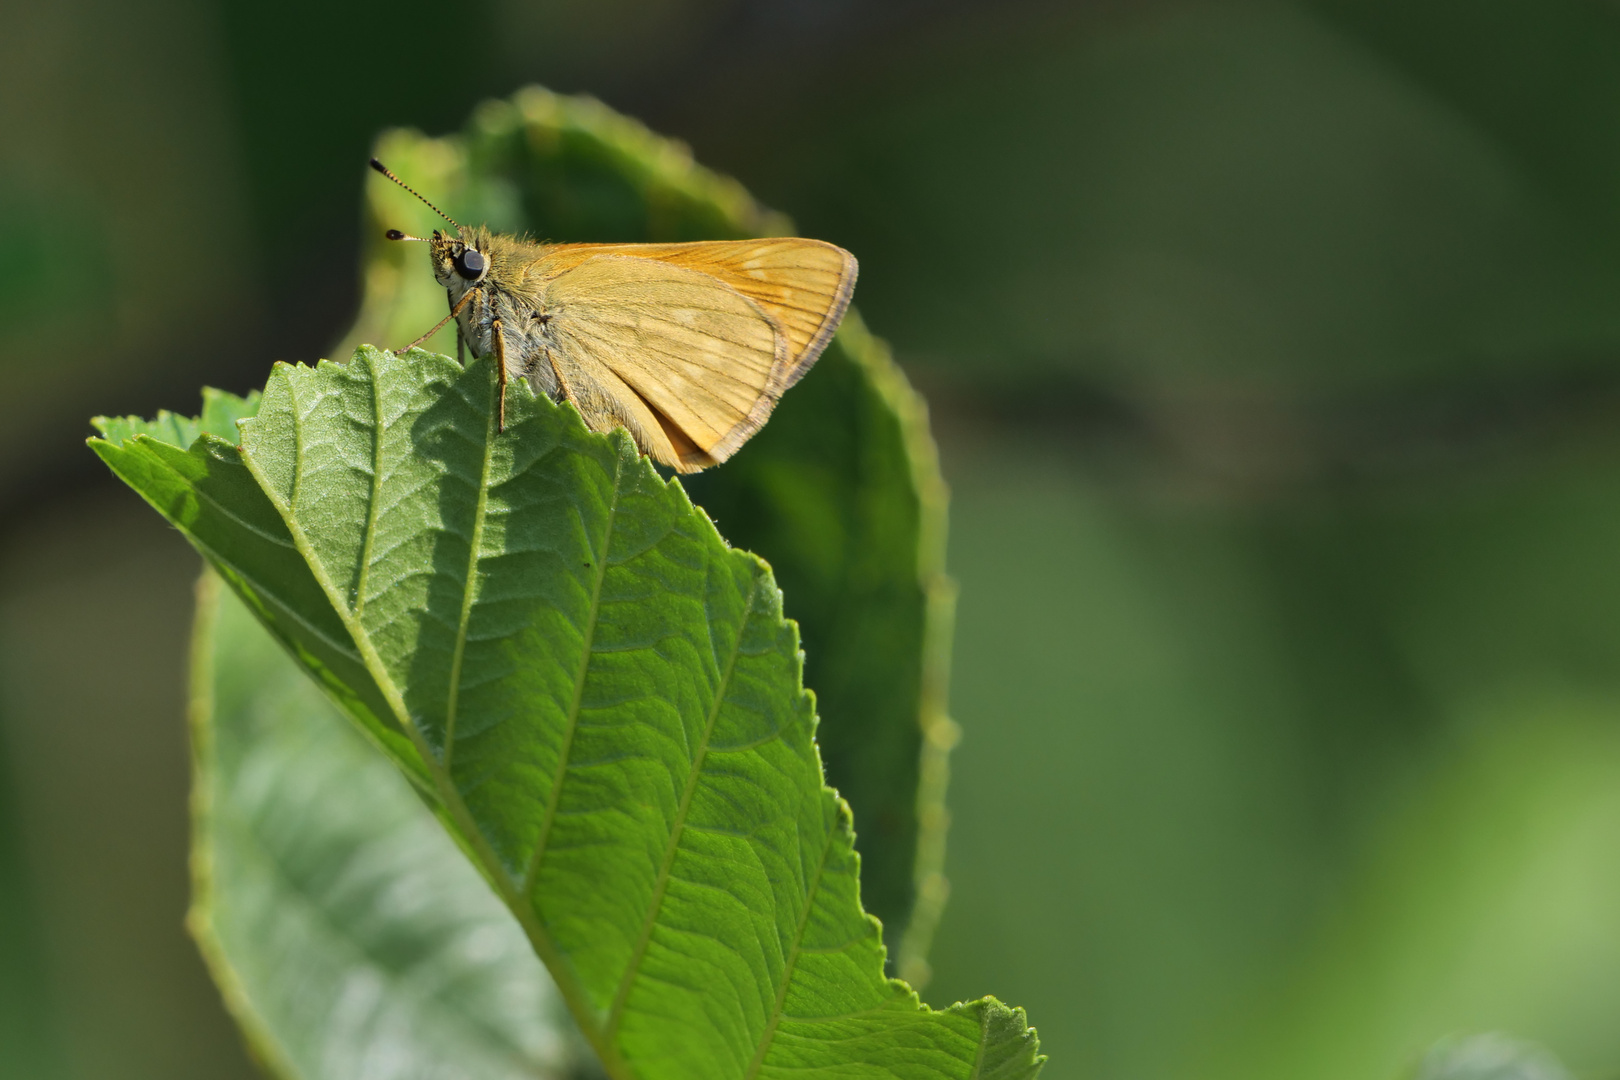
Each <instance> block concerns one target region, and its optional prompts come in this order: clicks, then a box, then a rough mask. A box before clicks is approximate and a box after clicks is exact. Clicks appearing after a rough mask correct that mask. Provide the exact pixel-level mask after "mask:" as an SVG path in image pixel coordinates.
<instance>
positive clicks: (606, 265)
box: [371, 158, 858, 473]
mask: <svg viewBox="0 0 1620 1080" xmlns="http://www.w3.org/2000/svg"><path fill="white" fill-rule="evenodd" d="M371 167H372V168H374V169H376V170H377V171H378V172H380V173H382V175H384V176H386V177H388V179H390V180H392V181H393V182H394V183H396V184H398V185H399V186H400V187H402V188H404V189H405V190H406V191H409V192H410V193H411V194H412V195H415V196H416V197H417V198H418V199H421V200H422V202H424V203H426V204H427V205H428V207H429V208H430V209H432V210H433V212H434V213H436V214H438V215H439V216H440V217H442V218H444V219H445V220H446V221H448V222H450V224H451V225H453V226H454V227H455V230H456V231H455V233H454V234H451V233H447V232H443V231H440V230H438V229H435V230H434V232H433V235H432V236H431V237H417V236H408V235H406V234H405V233H402V232H400V231H399V230H397V229H390V230H389V231H388V233H387V236H388V238H389V239H390V240H415V241H420V242H423V243H426V244H427V245H428V252H429V256H430V261H431V264H432V268H433V276H434V277H435V278H436V279H437V280H438V282H439V284H440V285H442V286H444V288H445V292H446V294H447V296H448V299H449V303H450V314H449V315H447V316H445V317H444V319H442V320H440V322H439V323H438V325H437V326H434V327H433V329H431V330H429V331H428V332H427V333H426V334H423V335H422V336H421V337H420V338H418V339H417V340H416V341H415V342H412V343H411V344H412V346H414V345H417V344H420V343H421V342H422V341H425V340H427V338H429V337H431V336H432V335H433V334H434V333H436V332H437V331H438V330H439V329H440V328H441V327H443V326H444V325H445V324H446V323H448V322H450V321H451V320H452V319H454V320H455V321H456V325H457V340H458V345H461V344H464V345H465V346H466V347H468V348H470V349H471V350H472V353H473V355H475V356H489V355H491V354H493V355H494V356H495V358H496V361H497V363H496V368H497V370H498V373H499V374H498V377H499V380H500V386H499V405H498V408H497V414H498V415H497V425H498V427H499V429H500V430H501V431H504V430H505V429H506V384H507V381H508V380H509V379H526V380H527V381H528V383H529V385H530V386H531V387H533V388H534V391H535V393H537V394H545V395H547V396H548V397H550V398H551V399H552V400H554V401H568V402H572V403H573V405H574V407H575V408H577V409H578V410H579V413H580V415H581V416H582V417H584V419H585V423H586V425H587V426H588V427H590V428H591V429H592V430H593V431H611V430H612V429H613V428H615V427H623V428H624V429H626V430H627V431H628V432H629V433H630V437H631V438H632V439H634V440H635V442H636V445H637V446H638V447H640V448H641V451H642V453H644V454H648V455H650V456H651V457H652V458H653V459H654V460H656V461H658V462H660V463H662V464H664V465H667V466H669V467H671V468H673V469H675V470H676V471H677V472H683V473H687V472H697V471H698V470H700V469H705V468H708V467H709V466H710V465H716V464H718V463H720V462H722V461H725V460H726V459H727V458H729V457H730V456H731V455H732V454H734V453H736V452H737V449H738V448H739V447H740V446H742V444H743V443H745V442H747V441H748V439H749V437H751V436H752V435H753V434H754V433H755V432H756V431H758V430H759V429H760V428H761V427H762V426H764V424H765V421H766V420H767V419H769V418H770V415H771V410H772V409H773V408H774V407H775V405H776V402H777V400H778V399H779V398H780V397H781V396H782V394H783V392H784V391H786V390H787V389H788V387H790V386H792V385H793V384H794V383H796V382H798V381H799V380H800V379H801V378H803V377H804V374H805V372H807V371H809V370H810V365H812V364H814V363H815V362H816V359H817V358H818V357H820V356H821V353H822V350H824V349H825V348H826V347H827V343H828V342H829V341H831V340H832V336H833V332H834V331H836V330H837V329H838V324H839V322H840V321H841V320H842V319H843V317H844V312H845V311H846V310H848V308H849V300H850V296H851V294H852V293H853V292H854V291H855V276H856V273H857V271H858V266H857V264H856V261H855V256H853V255H851V254H850V253H849V252H847V251H845V250H844V249H843V248H841V247H838V246H837V245H835V244H829V243H826V242H824V241H821V240H803V239H797V238H792V237H773V238H770V239H761V240H713V241H699V242H696V243H682V244H543V243H536V242H534V241H532V240H528V239H522V238H519V237H514V236H506V235H502V234H500V233H494V232H491V231H490V230H489V229H487V228H485V227H483V226H474V227H471V228H467V227H463V226H462V225H460V224H458V223H457V222H456V221H455V219H453V218H451V217H450V216H449V215H448V214H446V213H445V212H444V211H442V210H440V209H439V208H438V207H436V206H434V205H433V204H432V203H431V202H428V200H427V199H425V198H423V197H422V196H421V195H420V194H418V193H417V192H416V191H415V190H413V189H412V188H411V187H410V186H409V185H407V184H406V183H405V182H404V181H402V180H400V179H399V177H397V176H395V175H394V174H393V173H392V172H390V171H389V170H388V169H387V168H386V167H385V166H384V165H383V164H382V163H381V162H380V161H378V160H377V159H376V158H372V159H371ZM409 347H410V346H407V348H409ZM401 351H404V350H401Z"/></svg>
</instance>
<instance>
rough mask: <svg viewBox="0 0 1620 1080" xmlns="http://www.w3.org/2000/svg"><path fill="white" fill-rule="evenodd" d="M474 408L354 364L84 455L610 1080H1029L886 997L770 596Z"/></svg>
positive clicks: (487, 374)
mask: <svg viewBox="0 0 1620 1080" xmlns="http://www.w3.org/2000/svg"><path fill="white" fill-rule="evenodd" d="M494 394H495V378H494V371H493V367H492V365H491V364H490V363H489V362H488V361H482V360H481V361H475V362H473V363H472V364H470V365H469V366H468V367H467V368H465V369H463V368H461V367H459V366H458V365H456V364H455V363H454V362H452V361H450V360H449V359H447V358H445V357H440V356H433V355H431V354H427V353H423V352H419V351H418V352H414V353H412V354H410V355H409V356H407V357H403V358H396V357H393V356H391V355H388V354H384V353H379V352H377V351H376V350H373V349H363V350H361V351H360V352H359V353H357V354H356V356H355V358H354V360H352V361H351V362H350V364H349V365H348V366H346V367H340V366H337V365H332V364H324V363H323V364H322V365H320V366H319V367H318V368H307V367H302V366H300V367H297V368H290V367H287V366H285V365H280V366H278V367H277V368H276V370H275V372H274V373H273V375H272V377H271V380H270V383H269V385H268V386H267V387H266V390H265V394H264V398H263V401H262V403H261V407H260V409H259V412H258V415H257V416H255V417H254V418H253V419H251V420H248V421H246V422H244V423H243V425H242V430H243V444H242V447H241V449H240V450H239V451H238V450H237V449H235V448H232V447H229V446H227V445H226V444H225V443H223V442H222V441H221V440H219V439H218V438H217V437H214V436H210V435H206V434H205V435H203V436H202V437H201V438H199V439H198V441H197V442H196V443H195V444H194V445H193V446H192V448H191V450H190V451H180V450H178V449H177V448H175V447H172V446H169V445H167V444H164V443H162V442H160V441H158V440H156V439H154V438H153V437H152V436H151V435H148V434H137V435H136V436H135V437H134V438H133V439H130V440H128V441H126V442H125V443H123V444H122V445H118V446H115V445H114V444H112V443H110V442H106V441H103V440H92V443H93V445H94V447H95V449H96V450H97V452H98V453H100V454H101V455H102V457H103V458H104V459H105V460H106V461H107V462H108V464H109V465H110V466H111V467H112V468H113V469H114V471H115V472H117V473H118V474H119V475H120V476H121V477H123V478H124V479H125V480H126V481H127V482H129V483H130V484H131V485H132V486H134V487H136V489H137V490H139V491H141V492H142V494H143V495H145V496H146V498H147V499H148V501H149V502H151V503H152V504H153V505H154V506H156V507H157V508H158V509H159V510H160V511H161V512H163V513H164V514H165V516H167V517H168V518H169V520H170V521H171V522H172V523H173V524H174V525H176V526H177V527H178V528H180V529H181V530H182V532H184V533H185V534H186V535H187V536H188V538H191V539H192V540H193V542H194V543H195V544H196V546H197V547H198V548H199V550H201V551H202V552H203V554H204V555H205V556H207V557H208V558H209V559H210V560H211V561H213V562H214V564H215V566H216V567H217V568H219V569H221V570H222V571H224V574H225V577H226V580H227V581H229V582H230V583H231V584H232V585H233V586H234V587H236V588H237V589H238V590H239V591H240V592H241V593H242V595H243V597H244V598H245V599H247V600H248V601H249V604H250V606H251V607H253V608H254V609H255V611H257V612H258V613H260V615H261V618H264V620H265V622H266V624H267V625H268V626H269V627H270V629H271V630H272V631H273V632H275V633H276V634H278V635H279V636H282V637H283V640H284V641H285V642H286V643H287V644H288V645H289V646H290V647H291V648H292V649H293V651H294V653H295V655H297V656H298V657H299V659H300V660H302V661H303V662H304V663H305V664H306V666H307V667H309V668H310V669H311V670H312V671H313V672H314V673H315V674H316V676H317V677H318V678H320V679H321V680H322V681H323V682H325V683H326V684H327V685H328V686H329V687H330V688H331V689H332V690H333V691H334V692H335V695H336V696H337V697H338V699H339V702H340V704H341V705H342V706H343V707H344V708H345V709H346V711H348V712H350V714H351V716H352V717H353V718H354V719H355V720H356V722H357V723H358V724H360V726H361V727H362V729H363V730H366V731H368V732H370V733H372V734H373V735H374V736H376V737H377V739H378V742H379V743H380V744H381V745H382V747H383V749H384V750H385V751H386V752H387V753H388V754H389V755H390V756H391V757H393V758H394V759H395V761H396V762H397V763H398V764H400V765H401V767H402V768H403V769H404V770H405V772H406V775H407V776H409V777H412V778H413V779H416V780H417V781H418V782H420V783H421V784H422V785H423V788H424V794H427V795H428V796H429V797H430V798H432V799H433V800H434V801H435V803H436V807H437V810H438V812H439V814H440V816H441V819H442V820H443V821H444V822H445V823H446V825H447V826H448V827H449V828H451V830H452V831H453V833H454V834H455V836H456V838H457V840H458V841H459V842H460V843H461V844H462V845H463V848H464V850H465V851H466V852H467V853H468V854H469V855H470V856H471V857H472V858H473V859H474V860H475V862H476V864H477V865H478V866H479V868H480V870H481V871H482V872H483V873H484V874H485V876H486V878H487V879H488V880H489V881H490V883H491V884H492V885H493V886H494V888H495V890H496V892H497V893H498V894H499V895H500V897H501V898H502V900H504V901H505V903H506V905H507V906H508V908H509V909H510V910H511V911H512V912H513V914H514V915H516V916H517V918H518V921H519V922H520V924H521V925H522V927H523V929H524V931H525V932H526V934H527V936H528V938H529V941H530V943H531V944H532V945H533V946H534V948H535V950H536V951H537V952H538V953H539V954H540V956H541V958H542V959H543V960H544V961H545V962H546V966H547V968H548V969H549V970H550V972H551V974H552V976H553V978H554V979H555V980H556V982H557V986H558V989H559V990H560V992H561V994H562V996H563V998H564V999H565V1000H566V1001H567V1002H568V1005H569V1009H570V1011H571V1012H572V1014H573V1016H574V1018H575V1020H576V1021H577V1022H578V1024H579V1026H580V1029H581V1031H582V1032H583V1034H584V1035H585V1037H586V1038H587V1039H588V1040H589V1041H590V1043H591V1044H592V1046H593V1047H594V1048H595V1049H596V1050H597V1052H598V1053H599V1054H600V1055H601V1057H602V1060H603V1063H604V1065H605V1066H606V1067H607V1069H608V1071H609V1072H610V1073H611V1074H612V1075H614V1076H616V1077H631V1076H636V1077H642V1078H646V1080H652V1078H654V1077H663V1076H713V1075H716V1074H717V1073H720V1074H723V1075H743V1076H750V1077H752V1076H765V1075H781V1074H785V1073H786V1072H788V1071H789V1070H793V1071H798V1070H806V1069H810V1070H814V1069H839V1070H851V1071H853V1072H855V1073H858V1074H861V1075H904V1076H908V1077H918V1078H922V1077H935V1076H938V1077H947V1076H949V1077H969V1076H975V1077H982V1076H997V1077H1019V1076H1033V1075H1034V1074H1035V1073H1036V1072H1037V1071H1038V1069H1039V1067H1040V1064H1039V1063H1040V1060H1041V1059H1039V1058H1038V1057H1037V1054H1036V1043H1035V1037H1034V1033H1033V1032H1032V1031H1030V1030H1029V1029H1028V1028H1027V1027H1026V1026H1025V1023H1024V1019H1023V1014H1022V1012H1021V1011H1018V1010H1013V1009H1009V1008H1007V1007H1006V1006H1003V1005H1001V1004H1000V1003H999V1002H996V1001H995V1000H994V999H990V998H986V999H982V1000H980V1001H977V1002H973V1003H970V1004H961V1005H956V1006H953V1007H952V1008H950V1009H948V1010H945V1011H943V1012H934V1011H932V1010H930V1009H928V1008H927V1007H925V1006H922V1005H921V1004H920V1003H919V1002H918V1000H917V998H916V995H915V994H914V993H913V992H911V990H910V989H909V988H908V987H907V986H905V984H903V983H900V982H897V981H893V980H885V979H884V978H883V977H882V962H883V949H882V944H881V941H880V939H879V933H878V927H877V925H876V923H875V922H874V921H873V920H872V919H871V918H870V917H868V916H865V915H864V914H863V913H862V912H861V909H860V903H859V882H858V877H857V868H858V865H859V863H858V859H857V857H856V855H855V853H854V849H853V843H852V839H853V838H852V836H851V833H850V828H849V819H848V817H847V808H845V807H844V806H843V804H842V803H841V801H840V800H839V799H838V798H837V797H836V795H835V794H834V793H833V792H832V791H830V790H829V789H827V788H826V787H824V786H823V784H822V778H821V766H820V761H819V758H818V756H817V753H816V748H815V742H814V738H813V733H814V726H815V717H814V712H813V708H812V703H811V699H810V697H809V695H808V694H806V693H805V692H804V691H803V690H802V689H801V683H800V673H799V663H798V641H797V634H796V632H795V629H794V627H793V626H792V625H791V624H790V623H787V622H785V621H784V620H783V618H782V616H781V612H780V607H779V605H780V593H779V592H778V591H777V589H776V587H775V583H774V581H773V580H772V578H771V575H770V573H769V570H768V569H767V568H766V567H765V566H764V565H763V564H762V563H761V562H760V561H759V560H758V559H757V558H755V557H753V556H750V555H747V554H745V553H742V552H738V551H734V550H732V549H730V548H728V547H727V546H726V544H725V543H724V541H722V540H721V539H720V537H719V535H718V534H717V533H715V531H714V529H713V526H712V525H710V524H709V523H708V521H707V519H706V518H705V517H704V516H703V515H702V514H701V513H700V512H698V511H696V510H695V509H693V508H692V506H691V504H690V503H689V502H688V501H687V499H686V497H685V493H684V492H683V491H682V489H681V487H680V485H679V484H677V483H674V482H669V483H665V482H663V481H661V480H660V479H659V478H658V476H657V474H656V473H655V472H654V471H653V469H652V467H651V466H650V465H649V464H648V463H647V462H646V460H645V459H643V458H641V457H640V456H639V455H638V454H637V452H636V450H635V448H634V446H633V444H632V443H631V442H630V440H629V438H628V436H627V435H626V434H625V433H624V432H623V431H616V432H614V433H612V434H611V435H607V436H603V435H595V434H592V433H589V432H587V431H586V430H585V429H584V426H583V424H582V422H581V421H580V419H579V416H578V413H577V412H575V411H574V410H573V409H571V408H568V407H564V406H557V405H554V404H553V403H551V402H550V401H549V400H547V399H544V398H540V399H536V398H534V397H533V396H532V395H531V394H530V393H528V392H527V390H526V389H525V388H524V387H523V386H517V387H516V388H515V389H514V390H512V391H509V392H508V410H507V415H508V426H507V431H506V433H505V434H504V435H499V436H497V435H496V433H495V431H494V410H493V403H494ZM310 582H314V583H315V584H316V586H317V587H318V589H319V593H320V595H319V596H318V597H310V596H308V595H307V589H308V586H309V583H310ZM289 598H293V599H294V601H295V602H293V603H289V602H288V601H289ZM299 601H301V603H300V602H299ZM334 621H335V623H336V625H335V626H334V625H333V622H334ZM345 675H349V676H353V681H352V682H350V681H346V680H345ZM379 702H380V704H381V705H382V706H383V708H384V709H385V710H386V711H385V712H382V713H379V712H377V711H376V710H375V708H374V706H375V705H376V704H378V703H379Z"/></svg>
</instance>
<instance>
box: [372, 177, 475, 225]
mask: <svg viewBox="0 0 1620 1080" xmlns="http://www.w3.org/2000/svg"><path fill="white" fill-rule="evenodd" d="M371 167H372V168H373V169H376V170H377V171H378V172H380V173H382V174H383V175H384V176H386V177H388V179H390V180H392V181H393V182H394V183H396V184H398V185H399V186H400V187H402V188H404V189H405V190H406V191H408V192H410V193H411V194H412V195H415V196H416V197H417V198H418V199H422V202H423V203H425V204H426V205H427V208H428V209H429V210H432V211H433V212H434V213H435V214H438V215H439V216H440V217H442V218H444V220H446V221H448V222H449V223H450V224H452V225H454V226H455V227H456V228H457V230H459V229H460V228H461V223H460V222H459V221H457V220H456V219H455V218H453V217H451V216H450V215H449V214H447V213H445V212H444V211H443V210H440V209H439V208H438V207H437V206H434V205H433V204H432V203H430V202H428V201H427V199H425V198H423V197H422V193H421V192H420V191H417V190H416V189H415V188H413V187H411V185H409V184H407V183H406V182H405V181H403V180H401V179H400V178H399V177H397V176H395V175H394V174H393V173H391V172H389V171H388V166H386V165H384V164H383V163H382V162H380V161H378V160H377V159H376V158H372V159H371ZM388 239H390V240H393V239H396V237H393V236H390V237H389V238H388ZM397 239H400V240H407V239H414V238H413V237H407V236H405V235H404V234H403V233H401V234H400V235H399V236H398V237H397Z"/></svg>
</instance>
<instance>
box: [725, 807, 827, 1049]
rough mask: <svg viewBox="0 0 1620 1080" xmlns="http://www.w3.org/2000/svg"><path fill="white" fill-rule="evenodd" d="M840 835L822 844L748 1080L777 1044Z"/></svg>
mask: <svg viewBox="0 0 1620 1080" xmlns="http://www.w3.org/2000/svg"><path fill="white" fill-rule="evenodd" d="M837 835H838V834H837V831H836V830H832V829H829V830H828V831H827V834H826V838H825V841H824V842H823V844H822V845H821V861H820V862H818V863H817V864H816V876H815V880H813V881H812V882H811V883H810V888H809V889H807V890H805V898H804V911H803V912H801V913H800V914H799V925H798V926H797V927H796V928H795V929H794V931H793V947H792V949H791V950H789V952H788V957H787V960H786V962H785V963H784V964H783V965H782V983H781V985H780V986H779V987H777V990H776V1005H775V1006H774V1007H773V1008H772V1010H771V1018H770V1022H769V1023H767V1024H766V1025H765V1033H764V1034H763V1035H762V1036H760V1040H759V1050H758V1051H756V1052H755V1054H754V1060H753V1061H752V1062H750V1063H749V1066H748V1071H747V1072H746V1073H744V1074H743V1075H744V1078H745V1080H754V1077H756V1076H758V1075H759V1070H760V1069H761V1068H762V1067H763V1066H764V1064H765V1057H766V1055H767V1054H769V1053H770V1050H771V1044H772V1043H774V1042H775V1041H776V1029H777V1027H778V1026H780V1025H781V1023H782V1010H783V1008H784V1007H786V1005H787V994H788V988H789V987H790V986H791V985H792V983H793V973H794V971H795V970H796V969H797V968H798V965H799V954H800V951H801V947H802V946H803V944H804V931H805V928H806V927H808V926H809V925H810V914H811V912H813V911H814V910H815V906H816V894H817V893H819V892H820V891H821V877H822V875H823V874H824V873H826V870H827V856H828V855H829V854H831V852H832V845H833V839H834V837H836V836H837Z"/></svg>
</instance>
